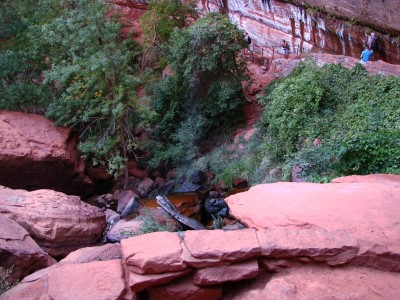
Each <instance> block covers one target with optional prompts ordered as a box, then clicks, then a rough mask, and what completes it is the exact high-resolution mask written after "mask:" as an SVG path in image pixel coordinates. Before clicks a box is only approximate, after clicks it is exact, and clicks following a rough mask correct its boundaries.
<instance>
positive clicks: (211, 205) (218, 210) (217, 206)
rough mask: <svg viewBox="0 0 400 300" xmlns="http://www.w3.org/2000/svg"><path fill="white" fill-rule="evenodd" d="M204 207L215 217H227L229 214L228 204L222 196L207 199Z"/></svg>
mask: <svg viewBox="0 0 400 300" xmlns="http://www.w3.org/2000/svg"><path fill="white" fill-rule="evenodd" d="M204 207H205V209H206V211H207V212H208V213H209V214H210V215H212V216H214V217H215V216H219V217H226V216H228V214H229V208H228V205H226V203H225V201H224V199H222V198H209V199H206V201H205V204H204Z"/></svg>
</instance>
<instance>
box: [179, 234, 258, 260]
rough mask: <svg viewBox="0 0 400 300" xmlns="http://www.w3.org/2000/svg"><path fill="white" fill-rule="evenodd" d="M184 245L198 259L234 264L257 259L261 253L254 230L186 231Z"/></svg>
mask: <svg viewBox="0 0 400 300" xmlns="http://www.w3.org/2000/svg"><path fill="white" fill-rule="evenodd" d="M184 243H185V245H186V247H187V249H188V250H189V252H190V253H191V255H192V256H193V257H195V258H197V259H216V260H220V261H231V262H233V261H239V260H244V259H247V258H252V257H257V256H259V255H260V253H261V248H260V245H259V243H258V240H257V236H256V232H255V230H253V229H244V230H236V231H223V230H210V231H204V230H191V231H186V232H185V238H184Z"/></svg>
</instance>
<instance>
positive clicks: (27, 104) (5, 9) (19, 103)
mask: <svg viewBox="0 0 400 300" xmlns="http://www.w3.org/2000/svg"><path fill="white" fill-rule="evenodd" d="M56 2H59V1H54V0H53V1H51V0H46V1H38V0H37V1H27V0H20V1H2V2H1V3H0V65H1V68H0V84H1V89H0V109H11V110H24V111H32V112H42V113H43V112H44V111H45V109H46V107H47V105H48V104H49V102H50V101H51V97H52V96H53V92H54V90H52V89H51V87H50V86H48V85H44V84H43V76H42V72H43V71H44V70H46V69H48V67H49V65H48V64H47V63H46V57H48V56H49V55H51V54H50V53H49V49H48V47H47V46H46V45H45V44H43V43H42V42H41V41H42V38H41V26H42V25H43V24H45V23H46V22H50V21H51V20H52V19H53V18H54V17H55V16H57V15H58V14H59V13H60V11H61V7H60V5H59V4H57V3H56Z"/></svg>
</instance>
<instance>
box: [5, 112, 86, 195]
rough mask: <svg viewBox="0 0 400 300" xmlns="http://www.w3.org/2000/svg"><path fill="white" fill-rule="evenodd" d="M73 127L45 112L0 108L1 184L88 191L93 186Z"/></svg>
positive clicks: (75, 192) (79, 191)
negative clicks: (61, 123)
mask: <svg viewBox="0 0 400 300" xmlns="http://www.w3.org/2000/svg"><path fill="white" fill-rule="evenodd" d="M77 143H78V139H77V137H76V136H75V135H74V133H73V132H72V130H71V129H68V128H62V127H56V126H54V124H53V122H51V121H50V120H48V119H46V118H45V117H43V116H40V115H35V114H25V113H20V112H10V111H4V110H3V111H0V163H1V171H0V185H4V186H7V187H10V188H14V189H16V188H21V189H26V190H37V189H43V188H46V189H52V190H56V191H60V192H64V193H66V194H73V195H87V194H89V193H91V191H92V190H93V184H92V182H91V180H90V179H89V177H87V176H85V173H84V171H85V163H84V161H83V160H82V159H81V157H80V154H79V152H78V149H77V147H76V146H77Z"/></svg>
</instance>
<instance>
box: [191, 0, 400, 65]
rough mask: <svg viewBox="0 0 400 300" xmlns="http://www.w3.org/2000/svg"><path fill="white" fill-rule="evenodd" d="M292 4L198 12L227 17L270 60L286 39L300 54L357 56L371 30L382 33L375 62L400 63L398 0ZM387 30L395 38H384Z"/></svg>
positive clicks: (209, 5)
mask: <svg viewBox="0 0 400 300" xmlns="http://www.w3.org/2000/svg"><path fill="white" fill-rule="evenodd" d="M293 2H295V3H297V4H298V5H295V4H291V3H287V1H277V0H268V1H259V0H243V1H242V0H225V1H221V0H202V1H199V5H198V8H199V10H200V11H202V12H203V13H206V12H213V11H219V12H221V13H227V14H228V15H229V17H230V19H231V20H232V22H234V23H236V24H238V26H239V28H241V29H243V30H245V31H247V32H248V33H249V35H250V36H251V37H252V40H253V41H254V43H253V44H252V46H253V47H254V51H256V52H258V53H262V54H265V55H267V56H271V55H273V54H274V53H276V51H280V45H281V43H282V39H286V40H287V41H289V42H290V45H291V51H292V52H296V53H300V52H301V51H305V52H307V51H310V50H311V49H320V50H322V51H325V52H329V53H333V54H342V55H346V56H354V57H359V55H360V53H361V51H362V50H363V47H364V45H365V44H366V43H367V41H368V36H369V35H370V33H371V31H372V30H375V31H376V32H378V33H379V30H381V33H380V34H379V35H380V37H381V38H380V42H379V44H380V50H379V53H377V54H375V59H382V60H384V61H387V62H390V63H400V45H399V41H398V39H396V38H394V37H393V36H397V35H398V33H399V32H400V26H399V25H398V24H396V20H399V8H397V9H396V7H398V6H399V5H400V3H399V2H398V1H395V0H392V1H385V3H383V4H382V3H381V2H382V1H364V0H363V1H361V0H354V1H334V2H332V1H317V0H309V1H300V0H299V1H293ZM338 2H339V3H338ZM342 2H343V3H342ZM306 4H308V6H307V5H306ZM335 5H336V6H335ZM339 7H340V9H339ZM378 7H380V9H378ZM357 8H360V9H357ZM322 11H324V12H326V13H322ZM356 24H363V25H364V26H369V27H364V26H361V25H356ZM384 31H386V32H391V33H392V34H393V36H389V35H384V34H383V32H384Z"/></svg>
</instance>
